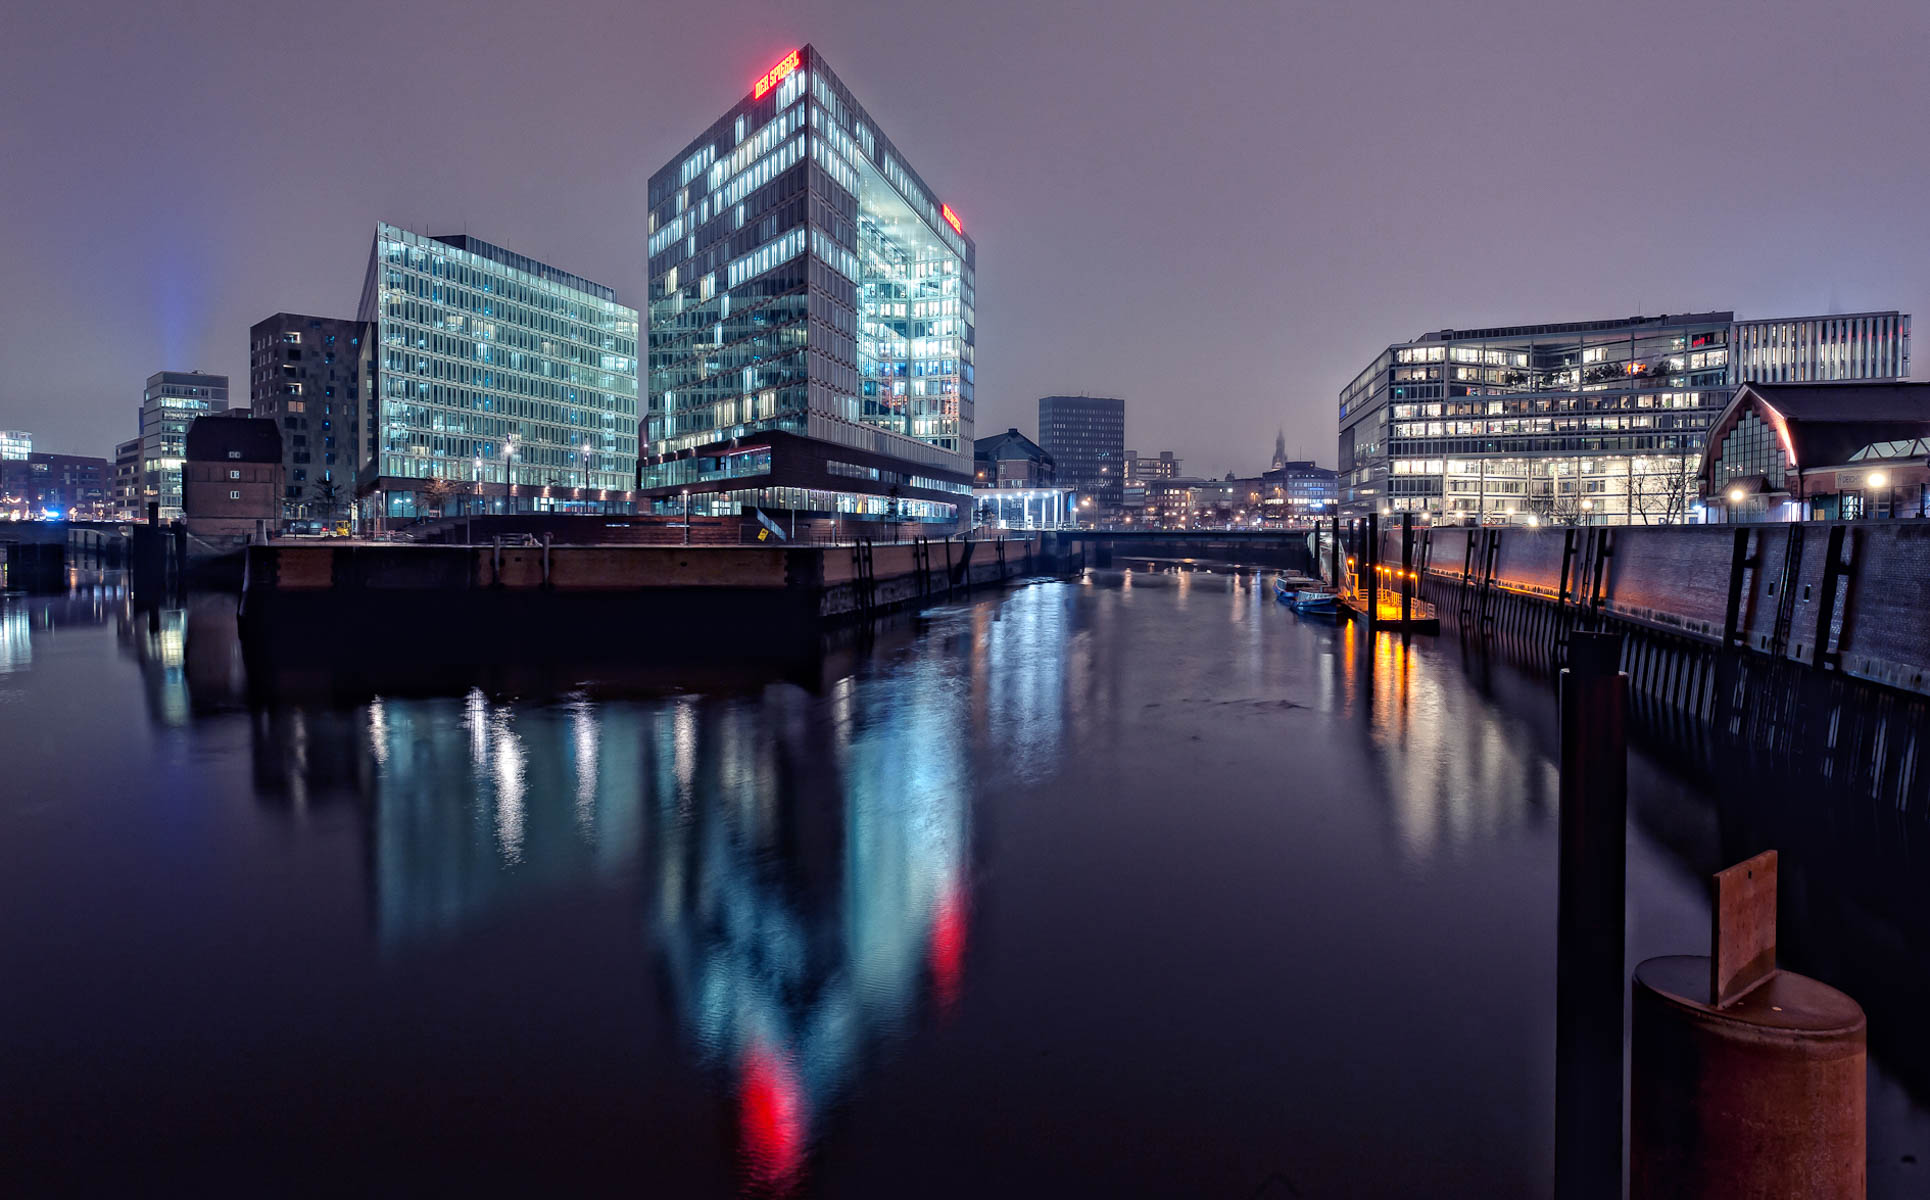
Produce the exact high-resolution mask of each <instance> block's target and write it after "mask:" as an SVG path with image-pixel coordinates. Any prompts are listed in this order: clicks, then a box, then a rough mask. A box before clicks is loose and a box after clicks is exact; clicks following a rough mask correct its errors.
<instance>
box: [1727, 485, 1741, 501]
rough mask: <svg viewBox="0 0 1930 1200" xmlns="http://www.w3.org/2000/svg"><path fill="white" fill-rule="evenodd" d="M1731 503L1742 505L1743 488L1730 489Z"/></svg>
mask: <svg viewBox="0 0 1930 1200" xmlns="http://www.w3.org/2000/svg"><path fill="white" fill-rule="evenodd" d="M1729 503H1731V504H1741V503H1742V489H1741V488H1739V487H1732V488H1730V489H1729Z"/></svg>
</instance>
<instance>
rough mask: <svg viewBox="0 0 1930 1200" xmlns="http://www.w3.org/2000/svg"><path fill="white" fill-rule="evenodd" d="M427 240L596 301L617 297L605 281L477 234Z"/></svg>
mask: <svg viewBox="0 0 1930 1200" xmlns="http://www.w3.org/2000/svg"><path fill="white" fill-rule="evenodd" d="M429 240H430V241H434V242H441V243H442V244H443V245H445V246H448V247H450V248H452V249H455V250H461V251H464V252H466V253H469V254H473V255H475V256H476V257H477V258H486V259H488V260H489V261H490V262H493V263H495V264H497V265H498V266H503V267H508V268H509V269H510V270H512V271H522V272H524V273H525V274H529V275H534V276H535V277H536V278H538V279H542V280H545V281H547V282H549V283H554V284H557V285H559V286H562V287H567V288H575V289H576V290H577V291H579V292H588V293H589V294H590V295H592V296H595V297H596V298H597V299H599V300H611V301H614V300H615V299H616V298H617V294H616V291H615V289H613V288H611V287H608V286H607V285H605V284H601V283H597V282H595V281H594V280H589V279H585V278H583V277H582V276H581V275H575V274H572V273H570V272H568V271H565V270H563V269H562V268H561V267H552V266H550V265H549V264H548V263H546V262H542V261H540V260H538V259H534V258H531V257H529V256H528V255H527V254H518V253H516V252H515V251H514V250H505V249H503V248H502V247H501V246H498V245H495V244H493V243H491V242H485V241H483V240H482V239H481V238H479V237H470V236H469V235H468V234H466V233H435V234H430V235H429Z"/></svg>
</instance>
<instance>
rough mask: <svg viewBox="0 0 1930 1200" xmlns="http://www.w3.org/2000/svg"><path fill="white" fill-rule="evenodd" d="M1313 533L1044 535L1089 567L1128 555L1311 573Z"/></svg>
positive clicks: (1111, 531) (1116, 531)
mask: <svg viewBox="0 0 1930 1200" xmlns="http://www.w3.org/2000/svg"><path fill="white" fill-rule="evenodd" d="M1313 532H1314V531H1313V530H1312V529H1059V530H1052V531H1050V532H1048V533H1047V534H1046V535H1045V536H1046V544H1047V546H1048V547H1049V548H1050V552H1051V553H1053V554H1054V555H1057V556H1060V557H1064V556H1066V555H1068V554H1070V555H1073V556H1075V557H1076V556H1078V555H1080V554H1082V553H1083V554H1084V555H1085V556H1086V561H1087V562H1089V563H1091V564H1092V565H1093V566H1098V567H1106V566H1111V565H1112V563H1113V559H1114V557H1115V556H1116V555H1123V556H1125V557H1127V558H1174V559H1180V560H1186V559H1194V560H1203V561H1207V562H1241V563H1249V564H1252V565H1254V566H1262V567H1284V568H1287V569H1289V570H1295V571H1305V572H1311V570H1312V568H1313V553H1312V551H1311V550H1310V549H1309V547H1308V542H1307V538H1308V535H1310V534H1312V533H1313Z"/></svg>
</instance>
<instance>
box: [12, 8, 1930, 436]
mask: <svg viewBox="0 0 1930 1200" xmlns="http://www.w3.org/2000/svg"><path fill="white" fill-rule="evenodd" d="M4 4H5V8H4V18H3V19H0V30H4V37H0V115H3V117H4V119H0V163H4V175H3V177H4V181H5V186H4V187H0V220H3V222H4V229H5V236H4V237H0V339H3V343H0V344H4V347H5V351H4V358H3V359H0V427H5V428H25V429H28V430H31V431H32V432H33V433H34V435H35V447H36V449H41V450H52V451H61V452H69V453H86V454H98V455H111V454H112V451H113V443H114V442H115V441H116V440H119V439H125V438H128V437H131V436H133V434H134V432H135V409H136V406H137V403H138V400H139V396H140V388H141V383H142V381H143V379H144V378H145V377H146V376H147V375H148V374H149V373H150V372H152V371H155V370H158V369H162V368H168V369H177V370H188V369H193V368H201V369H204V370H210V371H218V372H225V373H227V374H228V375H230V376H231V377H232V379H233V384H234V389H235V395H236V398H237V400H238V401H240V402H242V403H245V402H246V399H247V382H246V373H247V362H248V357H247V355H248V347H247V335H248V326H249V325H250V324H252V323H253V322H255V321H257V320H259V319H261V318H263V317H265V316H268V315H269V314H271V313H273V312H276V311H278V310H283V309H287V310H293V311H298V312H313V313H321V314H324V315H343V316H352V315H353V312H354V306H355V303H356V299H357V295H358V293H359V290H360V287H361V282H362V272H363V268H364V265H365V263H366V259H367V255H368V248H369V239H370V236H371V234H372V232H373V227H374V224H375V222H376V221H377V220H378V219H386V220H390V221H393V222H396V223H398V224H400V225H403V226H405V227H408V228H411V229H415V230H418V231H421V232H424V233H446V232H461V231H464V230H467V231H468V232H470V233H473V234H475V235H477V236H480V237H482V238H485V239H487V240H490V241H493V242H496V243H498V244H500V245H504V246H508V247H510V248H512V249H515V250H518V251H520V252H523V253H526V254H529V255H532V256H534V257H537V258H540V259H544V260H546V261H549V262H552V263H555V264H556V265H558V266H560V267H563V268H565V269H567V270H571V271H574V272H577V273H578V274H582V275H586V276H588V277H590V278H592V279H597V280H601V281H604V282H607V283H609V284H611V285H612V286H614V287H615V288H616V289H617V292H618V295H619V296H620V297H621V298H622V299H623V300H624V301H625V302H626V303H630V304H637V303H639V302H640V300H641V298H642V295H643V289H644V278H643V270H644V232H643V222H644V187H645V181H646V179H647V177H648V175H649V173H650V172H651V171H652V170H654V169H655V168H657V167H658V166H660V165H662V164H663V163H664V162H665V161H666V160H667V159H668V158H669V157H670V156H671V155H672V154H674V153H675V152H676V151H678V150H679V149H681V148H682V147H683V146H684V144H685V143H687V142H688V141H689V140H690V139H691V138H692V137H694V136H695V135H696V134H698V133H699V132H701V131H702V130H703V129H704V128H705V127H706V126H707V125H708V124H709V122H710V121H712V120H713V119H715V118H716V117H718V116H720V115H721V114H722V113H723V112H724V111H725V109H727V108H728V107H729V106H730V105H731V104H733V103H734V102H735V101H736V100H737V99H738V98H739V96H740V95H741V94H743V93H744V92H746V91H748V90H749V87H750V84H751V82H752V81H753V80H754V79H755V78H756V77H757V75H758V74H759V73H760V72H762V71H763V70H764V69H765V68H766V67H768V66H769V65H770V64H771V63H772V62H774V61H776V60H777V59H778V58H779V57H780V56H781V55H782V54H783V53H784V52H785V51H787V50H789V49H790V48H792V47H793V46H795V45H799V44H802V43H804V42H811V43H813V44H815V45H816V46H817V47H818V49H819V50H820V51H821V52H822V53H823V54H824V55H825V57H826V60H827V61H828V62H829V63H830V65H831V66H832V68H833V69H834V70H836V71H837V72H838V74H839V75H840V76H842V77H843V78H844V80H845V81H846V82H847V83H848V84H849V85H850V86H851V87H852V89H853V90H854V91H855V92H856V93H857V95H858V96H859V98H860V100H861V101H862V102H863V103H864V104H865V105H866V107H867V108H869V109H870V110H871V111H872V113H873V114H874V115H875V116H876V117H877V119H878V120H879V122H880V124H881V125H882V127H883V128H884V130H885V131H886V132H887V133H888V134H889V135H890V137H891V138H892V139H893V140H894V141H895V142H897V143H898V145H899V147H900V148H901V149H902V150H903V151H904V153H905V155H906V156H907V157H908V158H909V159H910V161H911V162H912V164H913V165H914V166H915V167H916V168H917V170H918V171H919V172H920V173H921V174H922V175H923V176H924V177H925V179H926V181H927V182H928V183H929V184H930V185H931V186H932V187H933V188H934V189H935V190H936V191H937V192H938V194H939V197H940V198H941V199H944V200H945V201H947V202H948V203H949V204H951V206H952V207H953V208H954V209H956V210H957V212H958V214H959V215H960V217H961V218H962V219H963V220H964V222H965V227H966V229H967V230H968V231H969V232H970V233H971V234H972V236H973V237H974V238H975V239H976V241H977V243H978V253H979V258H978V283H979V290H978V299H979V309H978V317H979V324H978V350H979V357H978V367H979V372H978V431H979V432H980V433H981V434H983V433H988V432H995V431H998V430H1002V429H1003V428H1005V427H1006V426H1008V425H1014V424H1016V425H1018V426H1019V427H1020V428H1022V429H1024V430H1026V431H1027V432H1033V431H1034V427H1035V425H1036V421H1037V405H1036V403H1035V401H1036V399H1037V397H1039V396H1040V395H1044V394H1050V393H1059V392H1073V393H1076V392H1089V393H1092V394H1095V395H1103V394H1111V395H1119V396H1124V397H1126V399H1127V403H1128V406H1127V444H1128V445H1129V446H1132V447H1134V448H1137V449H1141V450H1146V451H1153V450H1159V449H1168V448H1170V449H1173V450H1176V451H1178V452H1179V454H1180V455H1181V456H1182V458H1184V459H1185V462H1186V467H1187V469H1188V472H1189V473H1201V472H1211V473H1223V472H1225V471H1227V470H1238V471H1241V472H1242V473H1250V472H1253V471H1256V470H1258V469H1259V468H1260V467H1262V466H1264V465H1265V460H1266V458H1267V457H1268V455H1269V454H1270V453H1271V450H1272V441H1273V433H1274V430H1275V428H1276V427H1280V426H1284V427H1285V429H1286V433H1287V442H1288V448H1289V449H1290V450H1294V449H1301V450H1304V451H1305V452H1307V453H1308V454H1310V455H1314V456H1317V457H1318V458H1319V459H1320V460H1321V461H1322V462H1325V463H1328V464H1330V465H1331V463H1332V461H1333V455H1334V426H1335V419H1334V405H1335V395H1336V393H1337V392H1338V391H1339V389H1340V387H1341V386H1342V385H1343V384H1345V383H1346V382H1347V381H1348V380H1349V379H1350V378H1352V376H1353V375H1354V374H1355V373H1356V372H1358V371H1359V370H1360V369H1361V368H1362V367H1364V366H1365V365H1366V364H1367V362H1368V361H1369V359H1370V358H1371V356H1372V355H1373V354H1374V353H1376V352H1377V351H1378V350H1379V349H1380V348H1381V347H1384V346H1385V345H1386V344H1387V343H1388V342H1390V341H1395V340H1402V339H1406V338H1409V337H1412V336H1415V335H1417V334H1419V333H1421V332H1423V331H1425V330H1429V329H1439V328H1442V327H1444V326H1459V327H1474V326H1479V325H1483V324H1491V323H1503V322H1517V321H1544V320H1581V319H1589V318H1605V317H1619V316H1628V315H1632V314H1634V313H1637V312H1644V313H1661V312H1686V311H1691V310H1696V309H1705V308H1728V307H1733V308H1735V309H1736V310H1737V311H1738V312H1739V313H1741V314H1743V315H1748V316H1772V315H1793V314H1802V313H1811V312H1828V311H1854V310H1858V309H1873V308H1903V309H1905V310H1906V311H1910V312H1913V313H1914V314H1916V317H1917V319H1918V321H1919V322H1920V324H1919V332H1920V333H1921V332H1922V331H1924V330H1926V329H1930V325H1923V324H1921V322H1923V321H1925V320H1930V236H1927V235H1930V231H1927V229H1926V222H1930V203H1927V202H1926V198H1930V103H1927V101H1930V3H1925V2H1924V0H1888V2H1875V0H1872V2H1869V3H1856V2H1851V3H1844V4H1837V3H1828V4H1824V3H1816V2H1815V0H1805V2H1803V3H1782V2H1775V0H1749V2H1737V3H1726V4H1705V3H1679V2H1675V0H1661V2H1656V0H1643V2H1639V3H1631V4H1566V3H1559V2H1548V0H1532V2H1521V3H1485V4H1480V5H1471V4H1456V3H1447V2H1443V0H1409V2H1358V3H1345V4H1284V3H1244V2H1237V0H1225V2H1217V3H1203V2H1195V3H1185V4H1178V3H1175V4H1149V3H1130V2H1126V0H1113V2H1110V3H1096V2H1091V3H1056V2H1051V0H1047V2H1044V3H1041V2H1039V0H951V2H950V3H943V4H925V3H907V2H902V0H863V2H854V0H846V2H844V3H825V2H803V0H793V2H789V3H782V4H777V3H764V4H757V3H714V2H708V0H706V2H698V3H682V4H677V5H674V6H673V5H667V4H666V5H658V4H651V3H628V4H625V3H617V2H614V0H557V2H554V3H542V4H511V3H506V2H504V0H493V2H485V3H467V4H462V3H419V4H411V3H387V2H381V3H364V2H361V0H356V2H352V3H335V4H330V3H324V2H321V0H315V2H311V3H306V4H300V5H283V4H274V3H259V2H250V3H230V2H227V0H185V2H183V0H162V2H161V3H132V2H125V3H96V2H92V0H62V2H60V3H51V4H48V3H31V2H30V0H4ZM1916 349H1917V354H1916V366H1917V374H1918V376H1919V377H1921V376H1923V375H1924V374H1926V363H1925V360H1926V359H1930V345H1926V344H1923V343H1922V342H1921V339H1919V345H1918V346H1917V348H1916Z"/></svg>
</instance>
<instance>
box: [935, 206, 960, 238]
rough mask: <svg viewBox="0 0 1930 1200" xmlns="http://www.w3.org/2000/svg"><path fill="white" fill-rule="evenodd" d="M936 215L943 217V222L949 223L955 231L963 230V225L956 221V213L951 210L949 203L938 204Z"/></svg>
mask: <svg viewBox="0 0 1930 1200" xmlns="http://www.w3.org/2000/svg"><path fill="white" fill-rule="evenodd" d="M938 215H939V216H941V217H943V218H945V224H947V225H950V226H951V227H952V229H953V230H954V231H955V232H958V233H964V232H965V227H964V226H963V225H960V224H959V223H958V214H957V213H955V212H953V211H952V206H951V205H949V204H940V205H939V206H938Z"/></svg>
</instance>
